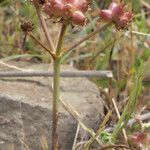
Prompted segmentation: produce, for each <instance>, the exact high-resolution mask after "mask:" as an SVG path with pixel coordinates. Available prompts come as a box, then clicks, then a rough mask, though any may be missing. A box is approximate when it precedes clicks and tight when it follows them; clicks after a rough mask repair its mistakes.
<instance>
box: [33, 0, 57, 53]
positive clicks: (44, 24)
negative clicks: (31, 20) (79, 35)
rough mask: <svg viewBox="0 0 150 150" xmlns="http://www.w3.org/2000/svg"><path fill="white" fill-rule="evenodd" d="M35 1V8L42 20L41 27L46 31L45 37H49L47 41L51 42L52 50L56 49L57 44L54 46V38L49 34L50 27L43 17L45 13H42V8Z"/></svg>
mask: <svg viewBox="0 0 150 150" xmlns="http://www.w3.org/2000/svg"><path fill="white" fill-rule="evenodd" d="M33 2H34V6H35V8H36V12H37V15H38V18H39V21H40V23H41V27H42V29H43V32H44V34H45V37H46V39H47V42H48V44H49V47H50V49H51V51H54V50H55V46H54V43H53V41H52V39H51V36H50V34H49V30H48V28H47V25H46V22H45V19H44V18H43V15H42V13H41V10H40V8H39V6H38V4H37V1H36V0H34V1H33Z"/></svg>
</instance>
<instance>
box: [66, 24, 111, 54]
mask: <svg viewBox="0 0 150 150" xmlns="http://www.w3.org/2000/svg"><path fill="white" fill-rule="evenodd" d="M108 26H110V23H109V24H105V25H103V26H102V27H101V26H100V27H99V28H97V29H96V30H95V31H93V32H91V33H90V34H88V35H86V36H85V37H83V38H82V39H80V40H79V41H78V42H76V43H75V44H73V45H72V46H70V48H68V49H67V50H65V52H64V53H63V56H64V55H66V54H67V53H68V52H70V51H72V50H73V49H74V48H76V47H77V46H79V45H80V44H82V43H83V42H85V41H86V40H88V39H89V38H91V37H93V36H94V35H96V34H97V33H99V32H100V31H103V30H104V29H106V28H107V27H108Z"/></svg>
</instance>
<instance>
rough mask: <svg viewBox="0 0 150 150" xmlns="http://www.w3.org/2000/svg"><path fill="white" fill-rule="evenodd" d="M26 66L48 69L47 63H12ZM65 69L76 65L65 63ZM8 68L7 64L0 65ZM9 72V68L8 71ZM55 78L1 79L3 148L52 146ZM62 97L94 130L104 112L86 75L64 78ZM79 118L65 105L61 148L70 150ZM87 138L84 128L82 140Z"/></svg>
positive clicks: (0, 142) (35, 149)
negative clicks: (66, 109) (53, 82)
mask: <svg viewBox="0 0 150 150" xmlns="http://www.w3.org/2000/svg"><path fill="white" fill-rule="evenodd" d="M11 64H13V65H17V66H19V67H22V66H23V68H24V69H34V70H47V69H48V65H46V64H35V65H31V64H25V63H19V65H18V64H17V63H15V62H13V63H11ZM62 69H69V70H72V69H73V68H71V67H68V66H63V68H62ZM0 70H1V71H2V70H6V67H0ZM7 71H8V70H7ZM51 85H52V78H46V77H32V78H31V77H30V78H25V77H24V78H1V79H0V150H9V149H14V150H25V149H26V147H28V148H29V149H30V150H42V145H43V144H44V142H45V141H47V143H48V145H49V149H51V146H50V145H51V132H52V88H51ZM61 97H62V99H63V100H64V101H66V102H67V103H69V104H71V106H72V107H74V109H75V110H76V111H77V112H78V113H79V115H80V117H81V119H82V121H83V122H84V123H85V124H86V125H87V127H90V128H92V129H95V128H96V127H97V126H98V125H99V122H100V118H101V117H100V114H101V113H103V105H102V99H101V97H100V96H99V91H98V89H97V87H96V85H95V84H93V83H92V82H90V81H89V80H88V79H86V78H61ZM76 128H77V121H76V120H75V119H74V118H73V117H72V116H71V115H70V114H69V113H68V112H66V111H65V110H64V109H63V108H62V106H61V109H60V117H59V133H60V136H59V143H60V148H59V149H60V150H71V148H72V144H73V141H74V136H75V133H76ZM86 138H88V134H86V132H83V131H81V132H80V137H79V139H86Z"/></svg>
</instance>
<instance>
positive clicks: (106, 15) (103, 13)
mask: <svg viewBox="0 0 150 150" xmlns="http://www.w3.org/2000/svg"><path fill="white" fill-rule="evenodd" d="M99 15H100V17H101V19H102V20H104V21H107V22H109V21H111V20H112V11H110V10H107V9H104V10H100V12H99Z"/></svg>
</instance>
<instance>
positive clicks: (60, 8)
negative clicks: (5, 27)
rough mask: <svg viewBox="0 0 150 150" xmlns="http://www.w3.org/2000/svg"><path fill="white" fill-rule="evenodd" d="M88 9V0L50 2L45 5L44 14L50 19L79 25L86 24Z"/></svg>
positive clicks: (51, 0)
mask: <svg viewBox="0 0 150 150" xmlns="http://www.w3.org/2000/svg"><path fill="white" fill-rule="evenodd" d="M87 9H88V3H87V0H49V1H48V2H46V3H45V4H44V5H43V10H44V12H45V13H46V14H48V15H49V16H50V17H52V16H53V17H60V18H62V19H64V20H69V21H72V23H73V24H77V25H83V24H84V23H85V15H84V14H85V13H86V11H87Z"/></svg>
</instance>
